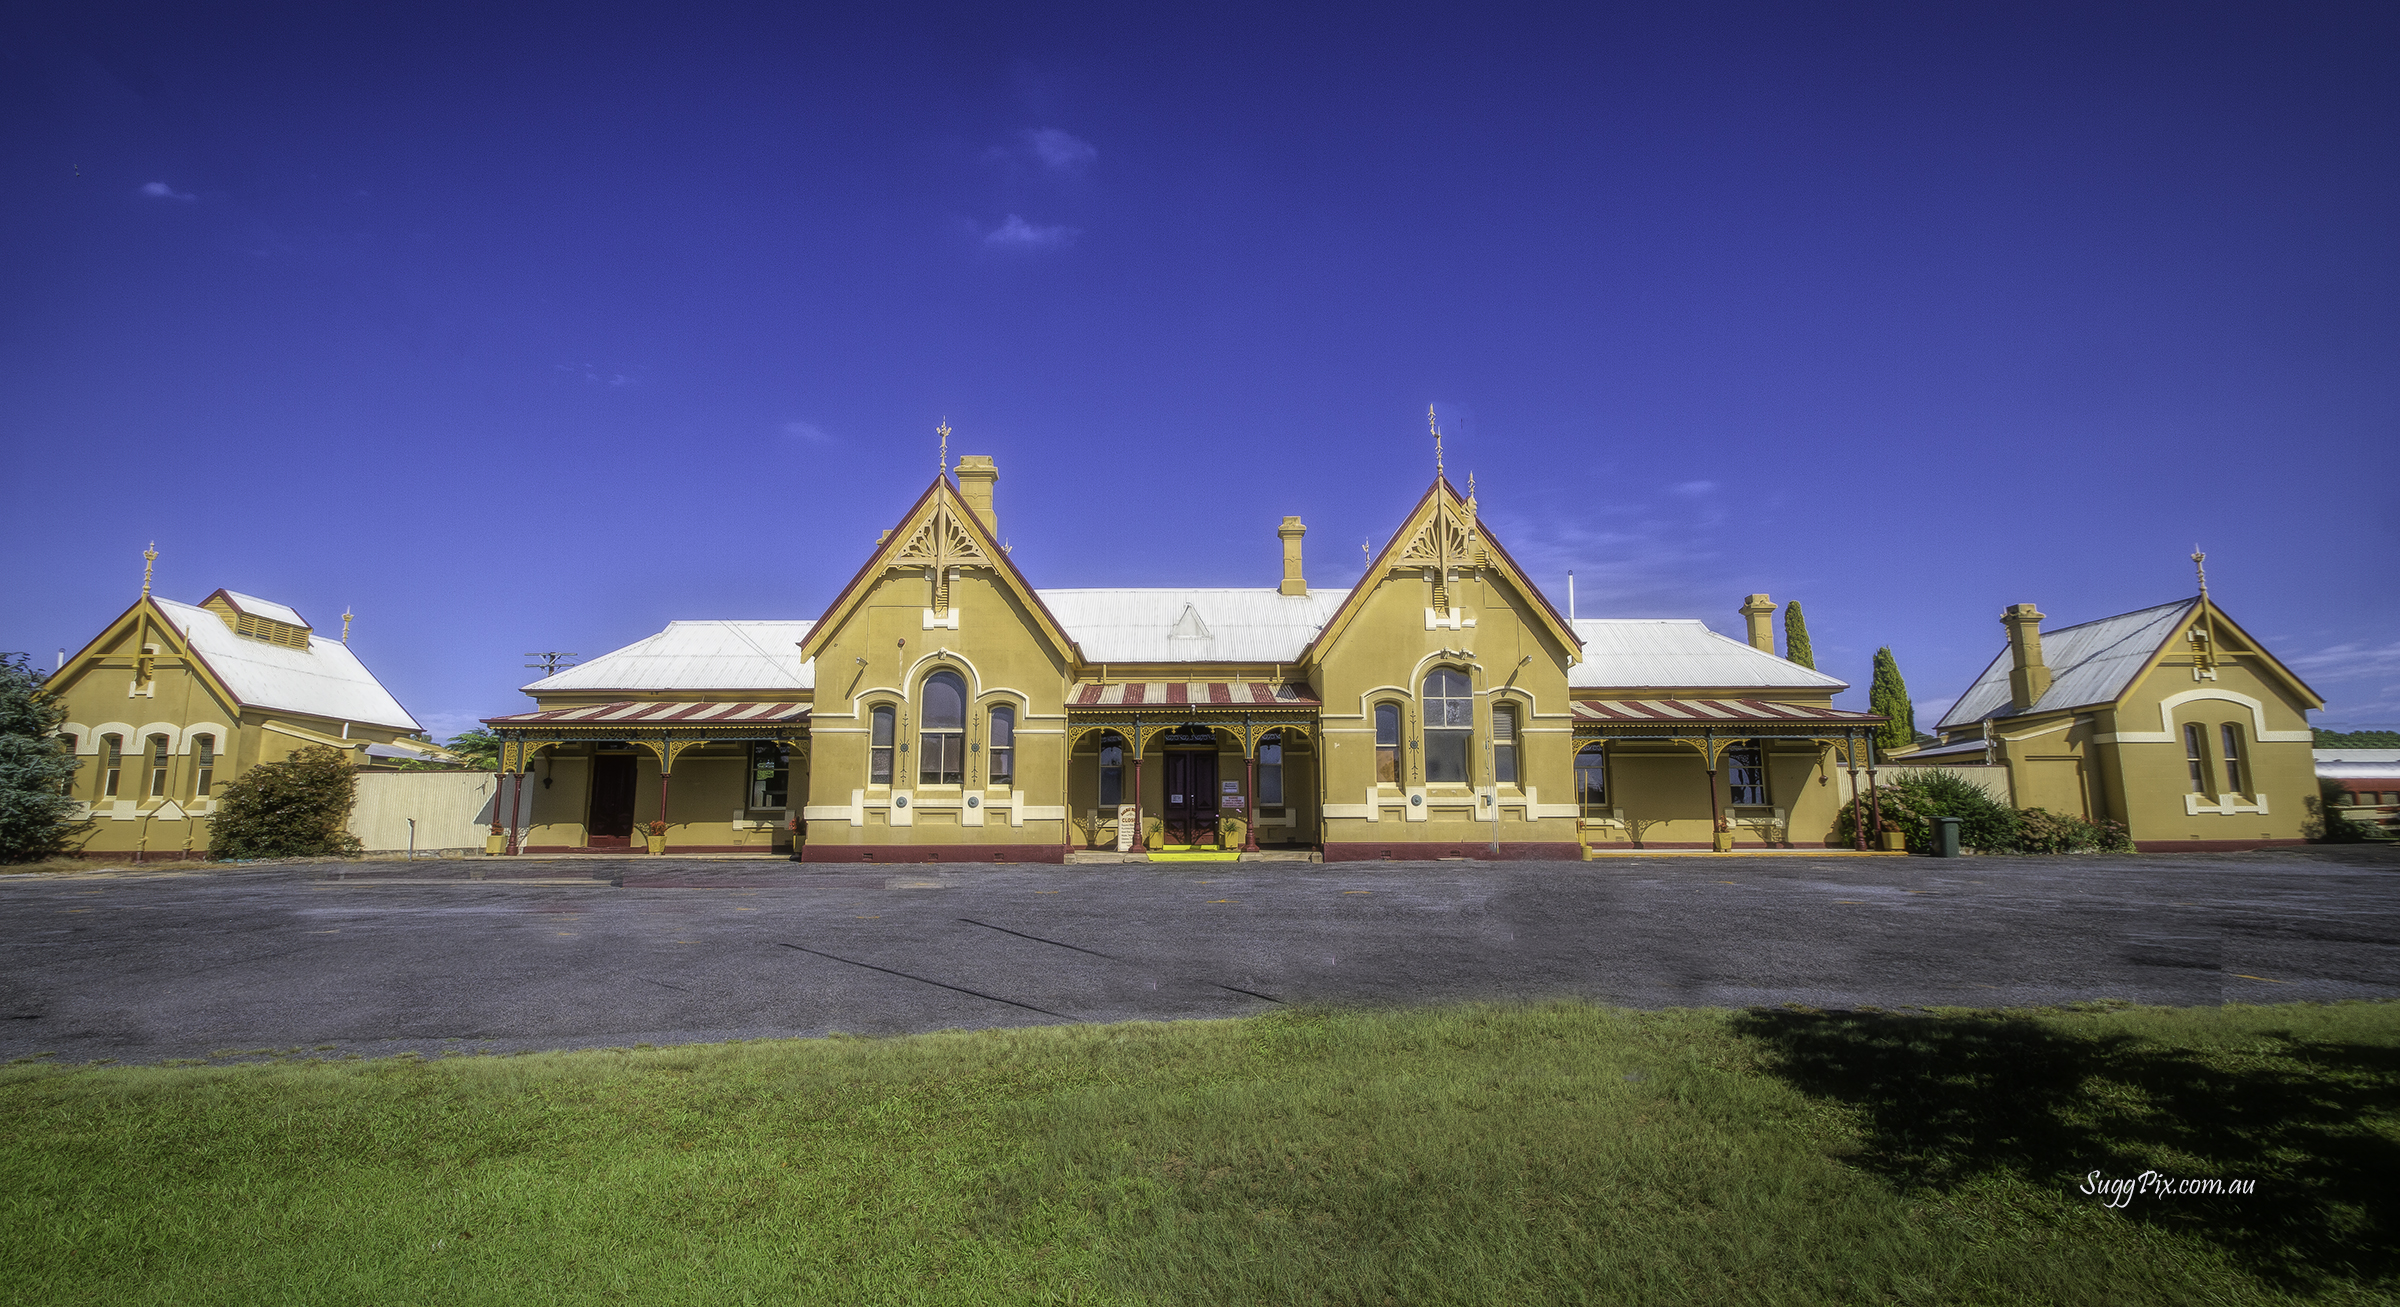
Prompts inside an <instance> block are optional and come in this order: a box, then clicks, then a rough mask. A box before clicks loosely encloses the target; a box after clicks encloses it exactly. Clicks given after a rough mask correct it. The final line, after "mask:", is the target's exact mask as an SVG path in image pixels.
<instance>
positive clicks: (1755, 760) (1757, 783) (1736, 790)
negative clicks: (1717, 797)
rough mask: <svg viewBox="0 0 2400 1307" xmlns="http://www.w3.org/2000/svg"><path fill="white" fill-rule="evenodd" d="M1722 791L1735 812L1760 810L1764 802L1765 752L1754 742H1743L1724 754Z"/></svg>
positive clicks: (1765, 785)
mask: <svg viewBox="0 0 2400 1307" xmlns="http://www.w3.org/2000/svg"><path fill="white" fill-rule="evenodd" d="M1725 773H1726V774H1725V782H1726V785H1725V788H1726V790H1727V791H1728V793H1729V797H1730V801H1731V802H1732V804H1733V805H1734V806H1735V807H1737V808H1763V807H1766V806H1767V804H1768V803H1769V802H1770V801H1771V800H1769V799H1768V798H1767V751H1766V748H1765V747H1764V746H1763V745H1762V744H1760V742H1759V741H1757V740H1744V741H1742V742H1741V743H1740V744H1737V745H1735V746H1733V747H1732V748H1730V749H1727V750H1726V751H1725Z"/></svg>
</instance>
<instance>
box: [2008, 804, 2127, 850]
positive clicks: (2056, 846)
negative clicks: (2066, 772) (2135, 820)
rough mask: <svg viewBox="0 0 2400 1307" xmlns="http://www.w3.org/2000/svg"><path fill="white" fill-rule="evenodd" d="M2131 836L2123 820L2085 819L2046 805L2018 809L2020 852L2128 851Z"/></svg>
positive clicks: (2018, 845) (2018, 844)
mask: <svg viewBox="0 0 2400 1307" xmlns="http://www.w3.org/2000/svg"><path fill="white" fill-rule="evenodd" d="M2132 849H2133V839H2132V837H2131V836H2129V835H2128V834H2126V831H2125V824H2124V823H2123V822H2116V821H2086V820H2084V819H2083V818H2081V817H2076V816H2071V815H2069V814H2067V813H2063V812H2052V811H2050V810H2049V809H2047V808H2024V809H2020V810H2019V811H2018V813H2017V852H2019V853H2128V852H2131V851H2132Z"/></svg>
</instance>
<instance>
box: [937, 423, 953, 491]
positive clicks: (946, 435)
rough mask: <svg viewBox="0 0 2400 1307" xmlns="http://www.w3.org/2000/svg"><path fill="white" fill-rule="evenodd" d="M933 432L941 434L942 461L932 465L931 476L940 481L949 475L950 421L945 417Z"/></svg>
mask: <svg viewBox="0 0 2400 1307" xmlns="http://www.w3.org/2000/svg"><path fill="white" fill-rule="evenodd" d="M934 430H936V431H938V432H940V433H942V461H941V462H939V463H937V464H935V465H934V469H933V475H934V477H935V479H937V480H938V479H940V478H942V477H946V476H948V475H950V419H949V418H947V417H945V418H943V419H942V424H941V425H940V426H938V427H935V428H934Z"/></svg>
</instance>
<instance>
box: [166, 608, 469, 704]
mask: <svg viewBox="0 0 2400 1307" xmlns="http://www.w3.org/2000/svg"><path fill="white" fill-rule="evenodd" d="M149 602H150V603H152V604H153V605H155V606H156V607H157V610H158V613H159V616H161V617H163V618H165V619H166V620H167V621H168V622H169V623H170V624H172V625H173V626H174V628H175V629H176V630H177V631H179V632H181V633H182V634H183V638H184V639H185V640H187V641H189V642H190V643H191V648H192V654H193V656H194V657H195V658H197V659H198V660H199V661H200V663H201V665H202V666H203V667H205V668H206V669H207V671H208V672H209V674H210V675H212V676H214V677H215V678H216V679H217V683H218V684H220V685H222V686H224V687H225V690H226V692H227V693H228V694H231V695H232V696H233V697H234V700H235V702H237V703H239V704H241V705H242V706H243V707H246V708H275V709H281V710H283V711H285V712H295V713H302V714H305V715H307V716H311V717H322V718H325V719H327V720H330V721H339V722H358V723H361V724H363V725H367V726H389V727H392V728H393V729H395V730H403V731H421V730H423V729H425V728H424V727H422V726H420V725H418V724H417V719H416V718H414V717H411V716H409V715H408V710H407V709H405V708H402V707H401V706H400V701H399V700H397V699H394V698H393V697H392V694H391V691H389V690H386V689H384V688H383V683H382V682H381V681H378V680H376V679H375V675H374V673H372V672H369V671H368V670H367V668H366V665H365V664H364V663H361V662H360V661H358V655H356V654H353V653H351V652H350V649H349V646H347V645H345V644H343V643H342V642H341V641H339V640H328V639H325V638H324V637H323V636H318V635H311V636H310V637H309V638H308V647H307V648H305V649H294V648H290V647H288V646H285V645H280V644H269V643H267V642H266V641H264V640H253V639H250V638H248V637H246V636H240V635H236V634H234V632H233V628H232V627H230V626H227V625H226V624H225V619H224V618H221V617H219V616H217V615H216V614H215V613H212V612H210V611H209V610H207V609H205V608H199V607H195V606H194V605H191V604H179V603H177V602H175V601H174V600H172V599H161V598H159V597H158V596H156V595H152V596H151V597H150V600H149ZM251 602H254V603H260V602H263V601H259V600H252V601H251ZM266 607H267V608H270V609H281V610H282V611H283V612H286V613H291V617H290V618H289V619H288V620H290V621H291V622H292V623H293V624H294V625H302V624H303V623H301V622H300V615H299V614H298V613H292V610H291V609H289V608H284V607H283V605H281V604H268V605H266ZM243 611H245V612H247V611H250V610H248V609H244V610H243ZM255 615H256V616H260V617H266V616H269V615H270V614H269V613H267V612H265V611H261V612H258V613H257V614H255ZM274 620H276V621H279V622H280V621H285V620H287V619H285V618H281V617H277V618H275V619H274Z"/></svg>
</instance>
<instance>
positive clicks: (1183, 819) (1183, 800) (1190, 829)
mask: <svg viewBox="0 0 2400 1307" xmlns="http://www.w3.org/2000/svg"><path fill="white" fill-rule="evenodd" d="M1166 758H1167V812H1166V817H1165V819H1164V821H1165V825H1166V828H1167V843H1169V844H1214V843H1216V841H1217V755H1215V754H1213V753H1170V754H1168V755H1167V756H1166Z"/></svg>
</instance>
